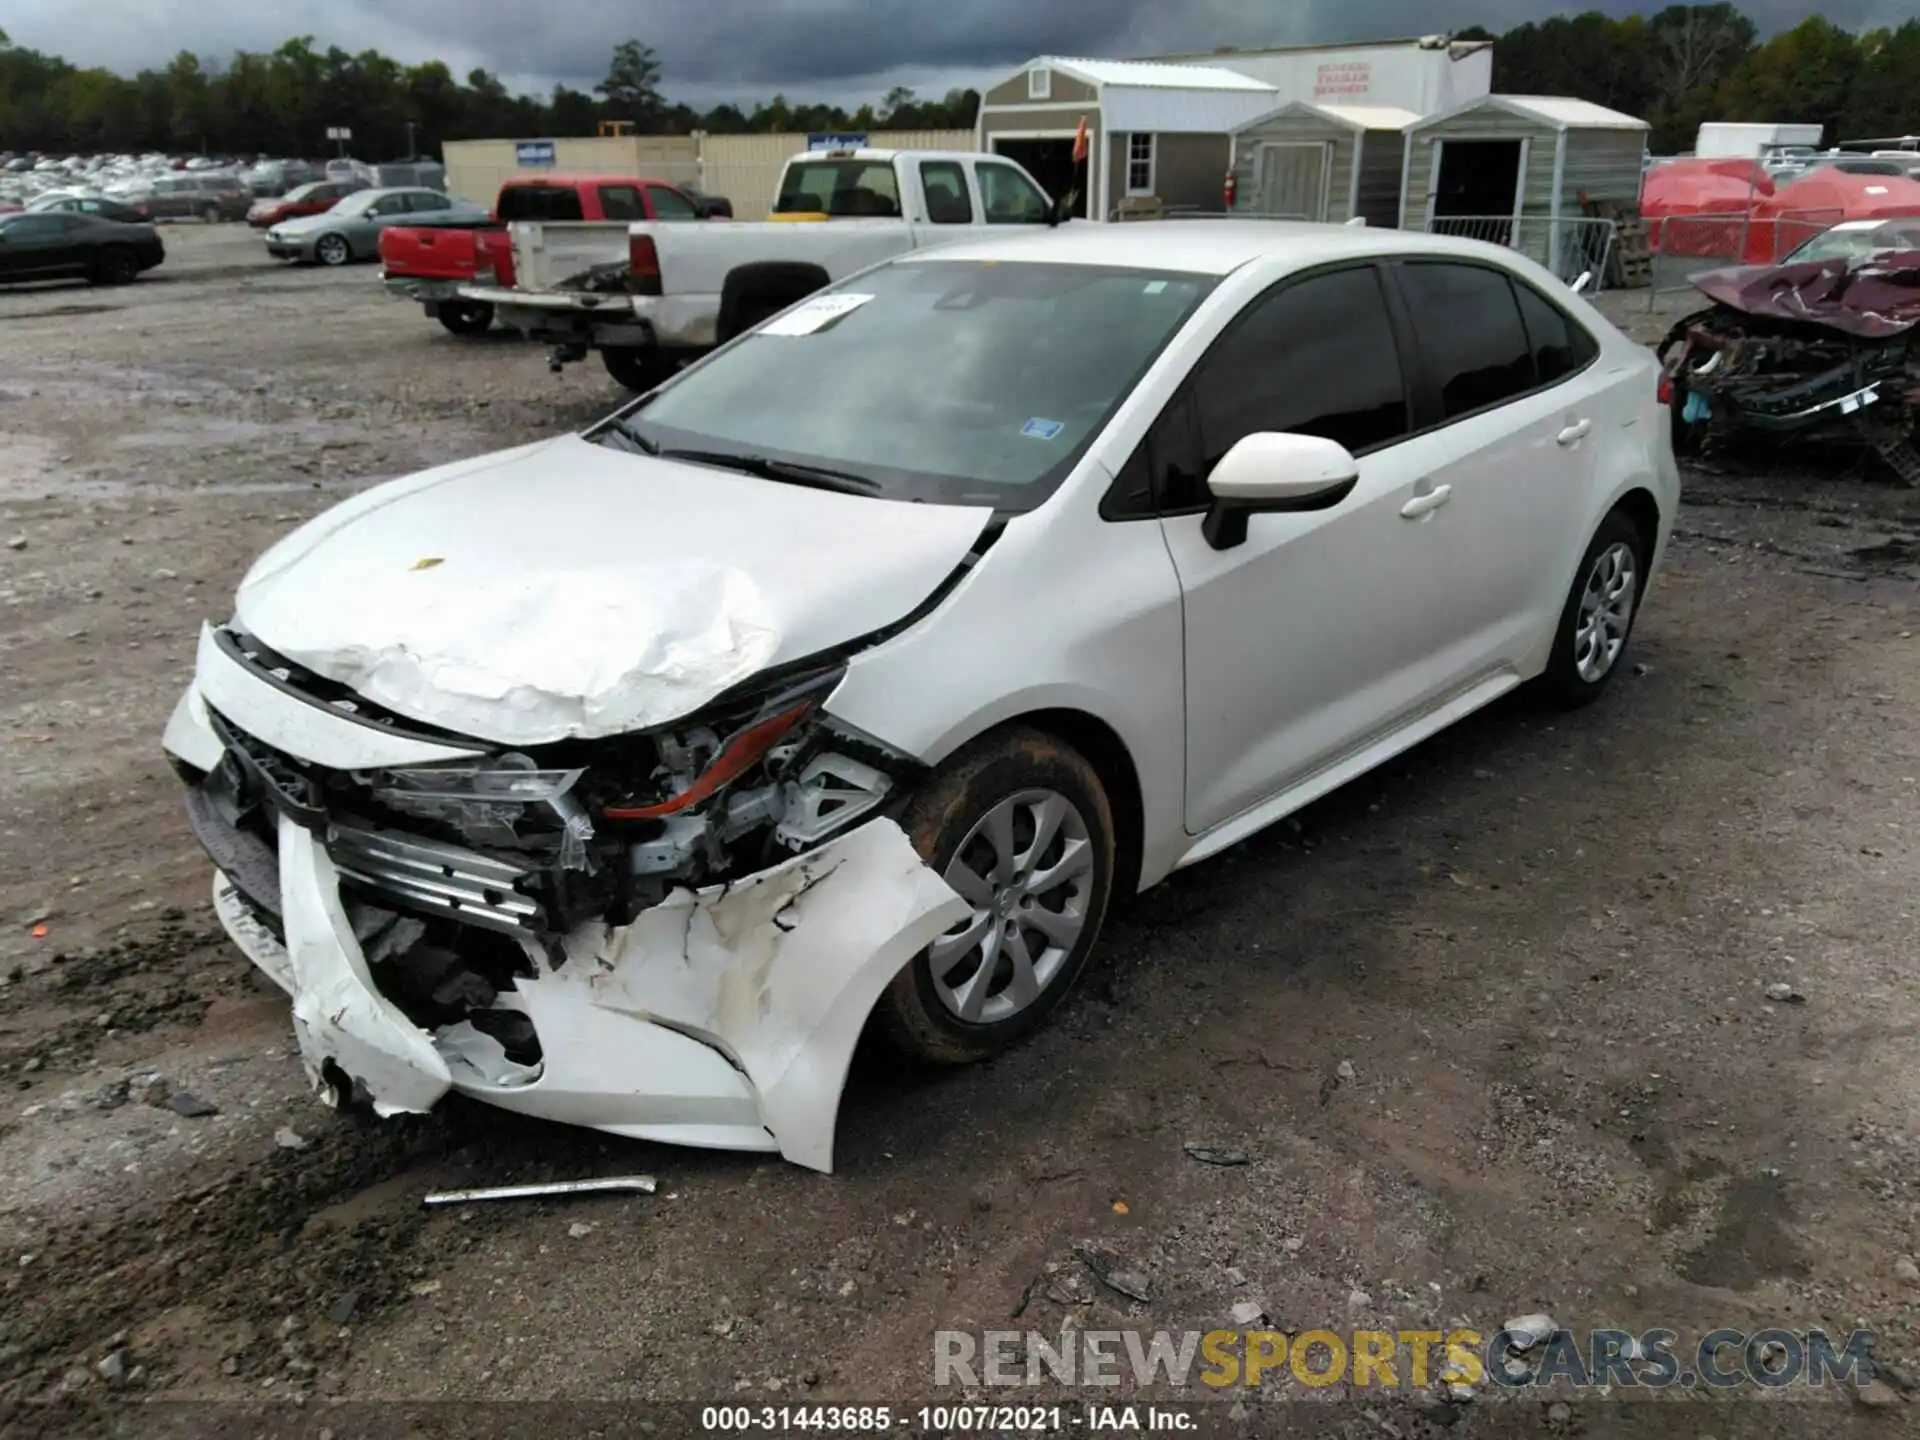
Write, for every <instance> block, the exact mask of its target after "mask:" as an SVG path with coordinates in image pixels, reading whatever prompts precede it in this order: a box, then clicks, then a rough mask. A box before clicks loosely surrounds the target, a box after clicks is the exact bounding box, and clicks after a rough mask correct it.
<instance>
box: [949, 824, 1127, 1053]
mask: <svg viewBox="0 0 1920 1440" xmlns="http://www.w3.org/2000/svg"><path fill="white" fill-rule="evenodd" d="M944 878H945V879H946V882H947V884H949V885H951V886H952V887H953V889H954V892H955V893H956V894H958V895H959V896H960V897H961V898H962V899H963V900H965V901H966V902H967V903H968V904H969V905H971V906H972V907H973V914H972V915H971V916H970V917H968V918H967V919H966V920H964V921H962V922H961V923H960V924H959V925H956V926H955V927H954V928H953V929H952V930H950V931H948V932H947V933H946V934H945V935H943V936H941V937H940V938H939V939H938V940H936V941H934V942H933V945H932V946H931V948H930V949H929V951H928V954H927V960H928V965H929V968H930V969H931V971H932V977H933V985H934V990H935V992H936V993H937V994H938V995H939V997H940V1000H941V1003H942V1004H944V1005H945V1006H946V1007H947V1009H948V1010H950V1011H952V1012H953V1014H954V1015H956V1016H958V1017H959V1018H960V1019H961V1020H964V1021H966V1022H967V1023H968V1024H972V1025H993V1024H998V1023H1000V1022H1002V1021H1005V1020H1009V1019H1011V1018H1012V1017H1013V1016H1015V1015H1017V1014H1019V1013H1020V1012H1021V1011H1023V1010H1025V1009H1026V1008H1027V1007H1028V1006H1030V1005H1032V1004H1033V1003H1034V1002H1035V1001H1036V1000H1038V999H1039V998H1040V997H1041V995H1042V994H1043V993H1045V991H1046V989H1047V987H1048V986H1049V985H1050V984H1051V983H1052V982H1053V980H1054V979H1055V977H1056V976H1058V975H1059V973H1060V970H1061V967H1062V966H1063V965H1064V964H1065V963H1066V961H1067V958H1068V956H1070V955H1071V954H1072V953H1073V949H1074V946H1075V945H1076V944H1077V943H1078V941H1079V939H1080V936H1081V932H1082V931H1083V930H1085V928H1086V925H1087V920H1088V911H1089V908H1090V906H1091V904H1092V901H1093V893H1094V866H1093V847H1092V844H1091V841H1090V839H1089V836H1088V831H1087V822H1086V819H1085V817H1084V816H1082V815H1081V813H1080V811H1079V809H1078V808H1077V807H1076V806H1075V805H1074V804H1073V802H1072V801H1070V800H1069V799H1067V798H1066V796H1064V795H1061V794H1060V793H1058V792H1057V791H1054V790H1023V791H1021V792H1020V793H1018V794H1016V795H1012V796H1009V797H1008V798H1006V799H1004V800H1002V801H1000V802H999V803H998V804H996V805H995V806H993V808H992V809H990V810H988V811H987V813H986V814H984V815H982V816H981V817H980V818H979V820H977V821H976V822H975V823H974V825H973V828H972V829H970V830H969V831H968V832H967V834H966V838H965V839H963V840H962V841H961V842H960V845H959V847H958V848H957V849H956V850H955V851H954V852H953V859H952V860H951V861H949V862H948V864H947V867H946V870H945V872H944Z"/></svg>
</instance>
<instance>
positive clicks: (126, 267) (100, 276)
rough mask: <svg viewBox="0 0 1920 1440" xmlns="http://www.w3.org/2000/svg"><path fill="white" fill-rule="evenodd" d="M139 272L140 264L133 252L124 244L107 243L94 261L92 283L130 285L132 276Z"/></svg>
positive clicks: (132, 279)
mask: <svg viewBox="0 0 1920 1440" xmlns="http://www.w3.org/2000/svg"><path fill="white" fill-rule="evenodd" d="M139 273H140V264H139V262H138V261H137V260H135V259H134V257H133V252H132V251H131V250H129V249H127V248H126V247H125V246H124V245H109V246H108V247H107V248H106V249H105V250H102V251H101V252H100V258H99V259H98V260H96V261H95V262H94V266H93V283H94V284H96V285H131V284H132V283H133V281H134V277H135V276H136V275H138V274H139Z"/></svg>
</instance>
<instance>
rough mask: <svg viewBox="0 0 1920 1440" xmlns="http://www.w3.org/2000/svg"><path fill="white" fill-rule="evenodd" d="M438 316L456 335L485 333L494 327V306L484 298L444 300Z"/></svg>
mask: <svg viewBox="0 0 1920 1440" xmlns="http://www.w3.org/2000/svg"><path fill="white" fill-rule="evenodd" d="M436 318H437V319H438V320H439V321H440V323H441V324H442V325H444V326H445V327H446V328H447V329H448V330H449V331H450V332H452V333H453V334H455V335H484V334H486V333H487V331H489V330H491V329H492V328H493V306H491V305H489V304H487V302H486V301H484V300H451V301H443V302H442V303H441V305H440V309H439V313H438V315H437V317H436Z"/></svg>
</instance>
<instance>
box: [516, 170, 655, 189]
mask: <svg viewBox="0 0 1920 1440" xmlns="http://www.w3.org/2000/svg"><path fill="white" fill-rule="evenodd" d="M674 183H675V182H674V181H672V180H661V179H657V178H656V177H654V176H652V175H594V174H586V175H555V174H553V173H551V172H550V171H545V170H543V171H541V172H540V173H538V174H536V175H509V176H508V177H507V178H506V179H505V180H503V181H501V182H500V188H501V189H503V190H507V189H520V188H522V187H524V186H529V185H550V186H553V187H555V188H559V189H565V188H566V187H568V186H573V185H672V184H674Z"/></svg>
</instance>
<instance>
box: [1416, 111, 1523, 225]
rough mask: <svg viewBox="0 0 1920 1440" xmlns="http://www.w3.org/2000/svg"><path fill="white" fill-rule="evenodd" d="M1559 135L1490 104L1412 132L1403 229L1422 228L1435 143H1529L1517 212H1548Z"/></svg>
mask: <svg viewBox="0 0 1920 1440" xmlns="http://www.w3.org/2000/svg"><path fill="white" fill-rule="evenodd" d="M1558 133H1559V132H1557V131H1556V130H1554V129H1553V128H1552V127H1551V126H1547V125H1541V124H1539V123H1538V122H1536V121H1531V120H1527V119H1525V118H1524V117H1522V116H1519V115H1515V114H1513V113H1512V112H1511V111H1508V110H1500V109H1495V108H1493V107H1492V106H1488V107H1487V108H1485V109H1480V110H1469V111H1467V112H1466V113H1465V114H1463V115H1456V116H1454V117H1453V118H1452V119H1451V120H1446V121H1443V122H1442V123H1440V124H1438V125H1430V126H1426V127H1424V128H1422V129H1419V130H1416V131H1414V132H1413V134H1412V135H1411V136H1409V138H1408V142H1407V143H1408V144H1410V145H1412V146H1413V160H1412V163H1411V164H1410V165H1409V166H1408V167H1407V222H1406V223H1407V229H1409V230H1422V229H1425V228H1426V223H1427V192H1428V189H1429V187H1430V186H1431V185H1432V181H1433V162H1434V155H1435V154H1436V152H1437V151H1438V149H1439V146H1438V145H1436V144H1435V142H1436V141H1444V140H1496V139H1499V140H1506V139H1513V138H1516V137H1524V138H1525V139H1526V140H1527V142H1528V145H1527V176H1526V188H1525V191H1524V198H1523V201H1522V207H1521V213H1522V214H1525V215H1546V214H1547V213H1549V211H1550V209H1551V208H1552V196H1553V148H1554V140H1555V139H1556V137H1557V135H1558ZM1542 233H1544V232H1542Z"/></svg>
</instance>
